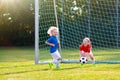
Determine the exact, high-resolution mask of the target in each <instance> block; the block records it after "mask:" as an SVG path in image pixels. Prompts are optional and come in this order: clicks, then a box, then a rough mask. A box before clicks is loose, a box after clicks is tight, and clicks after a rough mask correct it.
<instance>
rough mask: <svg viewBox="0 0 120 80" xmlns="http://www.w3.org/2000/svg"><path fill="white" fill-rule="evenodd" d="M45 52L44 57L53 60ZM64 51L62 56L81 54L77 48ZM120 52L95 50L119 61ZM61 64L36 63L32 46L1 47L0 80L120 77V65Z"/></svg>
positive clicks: (102, 79)
mask: <svg viewBox="0 0 120 80" xmlns="http://www.w3.org/2000/svg"><path fill="white" fill-rule="evenodd" d="M41 51H44V50H41ZM46 52H47V51H46ZM46 52H45V53H44V56H42V57H43V58H45V59H47V57H46V56H48V59H51V56H50V55H49V54H48V53H46ZM64 52H65V53H66V54H64V55H63V57H65V56H66V57H68V56H71V58H76V59H77V57H78V51H76V50H72V52H73V53H72V52H71V51H69V50H64ZM119 52H120V50H119V49H113V50H111V49H110V50H108V51H107V50H94V54H95V58H96V59H105V60H111V59H113V60H119V59H116V58H119V57H120V53H119ZM68 53H69V54H68ZM118 53H119V54H118ZM114 54H115V55H116V56H114ZM45 55H46V56H45ZM67 55H68V56H67ZM106 57H107V58H106ZM109 57H111V58H109ZM61 67H62V69H61V70H56V69H55V65H54V68H53V69H52V70H50V69H49V66H48V64H44V65H40V64H39V65H35V64H34V49H33V48H0V80H120V64H97V65H96V67H95V66H93V65H92V64H86V65H84V66H83V67H80V64H61Z"/></svg>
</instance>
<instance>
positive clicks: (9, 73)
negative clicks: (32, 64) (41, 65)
mask: <svg viewBox="0 0 120 80" xmlns="http://www.w3.org/2000/svg"><path fill="white" fill-rule="evenodd" d="M36 71H41V70H31V71H19V72H8V73H3V74H0V75H11V74H21V73H28V72H36Z"/></svg>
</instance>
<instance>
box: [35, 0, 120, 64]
mask: <svg viewBox="0 0 120 80" xmlns="http://www.w3.org/2000/svg"><path fill="white" fill-rule="evenodd" d="M36 1H37V0H36ZM54 1H55V5H54ZM38 7H39V8H38ZM119 8H120V1H119V0H39V4H38V6H37V5H36V18H37V19H36V21H37V20H38V19H39V20H38V27H37V28H36V34H35V36H36V45H37V44H38V46H36V56H35V60H36V63H39V61H40V62H44V61H50V60H52V57H51V55H50V53H49V46H47V45H46V44H45V41H46V40H47V39H48V38H49V35H48V34H47V30H48V28H49V27H50V26H57V27H58V28H59V37H60V45H61V56H62V58H63V62H78V60H79V45H80V44H81V43H82V40H83V39H84V38H85V37H89V38H90V40H91V42H92V47H93V48H92V52H93V54H94V57H95V60H96V62H98V63H102V62H103V63H120V62H119V61H120V58H119V57H120V28H119V26H120V9H119ZM55 9H56V10H55ZM37 11H38V13H37ZM56 13H57V14H56ZM37 14H38V15H37ZM56 16H57V18H56ZM56 19H57V20H58V21H56ZM57 23H58V24H57ZM36 24H37V23H36ZM36 26H37V25H36ZM38 31H39V33H38V34H37V32H38ZM37 36H38V37H37ZM37 41H38V43H37Z"/></svg>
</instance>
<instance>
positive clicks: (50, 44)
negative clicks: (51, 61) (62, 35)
mask: <svg viewBox="0 0 120 80" xmlns="http://www.w3.org/2000/svg"><path fill="white" fill-rule="evenodd" d="M45 44H47V45H49V46H53V47H54V46H55V44H52V43H49V42H47V41H46V42H45Z"/></svg>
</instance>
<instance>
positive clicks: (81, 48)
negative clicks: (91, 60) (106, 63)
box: [79, 44, 91, 53]
mask: <svg viewBox="0 0 120 80" xmlns="http://www.w3.org/2000/svg"><path fill="white" fill-rule="evenodd" d="M90 49H91V45H90V44H88V45H86V46H84V45H83V44H82V45H80V47H79V50H80V51H84V52H88V53H90Z"/></svg>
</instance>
